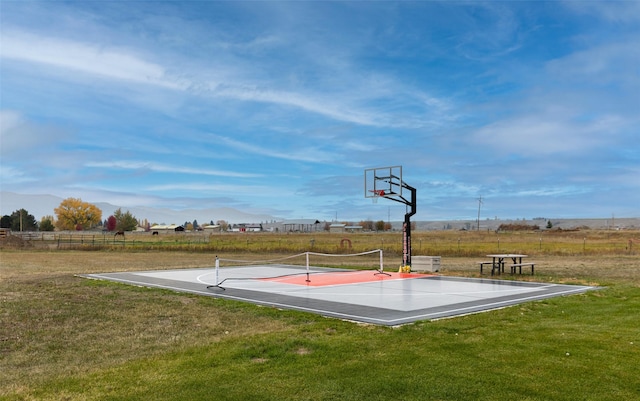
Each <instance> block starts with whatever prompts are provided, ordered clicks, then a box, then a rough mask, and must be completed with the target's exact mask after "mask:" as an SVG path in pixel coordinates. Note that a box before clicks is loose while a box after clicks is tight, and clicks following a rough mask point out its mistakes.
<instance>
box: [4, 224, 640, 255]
mask: <svg viewBox="0 0 640 401" xmlns="http://www.w3.org/2000/svg"><path fill="white" fill-rule="evenodd" d="M10 239H13V240H14V242H15V241H16V240H18V241H20V242H21V243H22V245H23V246H30V247H36V248H48V249H107V248H109V249H112V248H118V249H132V250H134V249H142V250H144V249H146V250H193V251H202V252H208V251H212V252H252V253H297V252H306V251H313V252H326V253H338V254H340V253H343V254H347V253H354V252H363V251H367V250H370V249H382V250H383V251H384V253H385V254H386V255H402V246H403V244H402V234H401V233H399V232H391V233H390V232H380V233H375V232H371V233H356V234H349V233H342V234H335V233H296V234H290V233H289V234H282V233H241V234H239V233H217V234H209V233H200V232H184V233H176V234H174V233H168V234H159V235H154V234H153V233H151V232H141V233H130V232H126V233H124V235H116V234H114V233H108V232H107V233H89V232H10V233H9V235H8V236H4V237H3V238H0V241H2V242H6V243H8V242H10ZM490 253H520V254H529V255H599V254H602V255H608V254H631V255H636V254H640V233H639V232H638V231H627V232H618V231H597V230H590V231H583V232H579V231H578V232H547V231H542V232H503V233H495V232H455V231H453V232H452V231H434V232H417V233H413V235H412V254H413V255H438V256H471V257H472V256H480V255H486V254H490Z"/></svg>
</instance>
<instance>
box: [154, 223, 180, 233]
mask: <svg viewBox="0 0 640 401" xmlns="http://www.w3.org/2000/svg"><path fill="white" fill-rule="evenodd" d="M149 231H157V232H159V233H165V234H166V233H170V232H183V231H184V227H183V226H179V225H177V224H169V225H165V224H156V225H153V226H151V228H150V229H149Z"/></svg>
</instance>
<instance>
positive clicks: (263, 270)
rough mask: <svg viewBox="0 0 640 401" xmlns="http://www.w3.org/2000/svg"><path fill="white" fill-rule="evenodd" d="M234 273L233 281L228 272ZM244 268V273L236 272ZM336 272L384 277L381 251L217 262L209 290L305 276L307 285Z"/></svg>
mask: <svg viewBox="0 0 640 401" xmlns="http://www.w3.org/2000/svg"><path fill="white" fill-rule="evenodd" d="M227 268H236V269H233V277H232V276H230V275H229V274H227V272H226V271H225V270H226V269H227ZM237 268H243V269H237ZM329 268H334V269H346V270H347V269H348V270H373V271H375V274H386V273H384V257H383V252H382V249H374V250H371V251H365V252H360V253H352V254H343V253H340V254H331V253H319V252H302V253H299V254H296V255H291V256H286V257H282V258H277V259H268V260H241V259H227V258H218V257H217V256H216V264H215V283H216V284H214V285H209V286H207V288H213V287H217V288H221V289H224V287H223V286H222V285H223V283H225V282H228V281H233V280H261V279H274V278H280V277H287V276H296V275H306V279H307V282H309V281H310V277H311V275H313V274H322V273H327V271H330V270H329Z"/></svg>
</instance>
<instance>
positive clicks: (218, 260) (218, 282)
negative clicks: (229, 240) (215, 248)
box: [216, 255, 220, 285]
mask: <svg viewBox="0 0 640 401" xmlns="http://www.w3.org/2000/svg"><path fill="white" fill-rule="evenodd" d="M219 270H220V258H218V255H216V285H220V280H219Z"/></svg>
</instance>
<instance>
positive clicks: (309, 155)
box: [215, 135, 335, 163]
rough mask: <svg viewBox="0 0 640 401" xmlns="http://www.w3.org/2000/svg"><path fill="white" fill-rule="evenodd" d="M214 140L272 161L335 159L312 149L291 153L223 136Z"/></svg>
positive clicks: (301, 149)
mask: <svg viewBox="0 0 640 401" xmlns="http://www.w3.org/2000/svg"><path fill="white" fill-rule="evenodd" d="M215 138H216V139H217V141H218V142H220V143H221V144H223V145H225V146H228V147H230V148H233V149H236V150H239V151H242V152H244V153H247V154H253V155H261V156H267V157H271V158H274V159H283V160H291V161H304V162H310V163H326V162H330V161H332V160H334V158H335V155H333V154H331V153H328V152H326V151H323V150H321V149H318V148H313V147H306V148H296V149H295V150H291V151H288V150H275V149H273V148H271V147H266V146H261V145H255V144H251V143H247V142H242V141H238V140H235V139H231V138H228V137H224V136H219V135H215Z"/></svg>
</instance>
